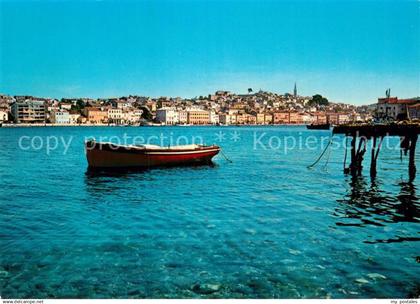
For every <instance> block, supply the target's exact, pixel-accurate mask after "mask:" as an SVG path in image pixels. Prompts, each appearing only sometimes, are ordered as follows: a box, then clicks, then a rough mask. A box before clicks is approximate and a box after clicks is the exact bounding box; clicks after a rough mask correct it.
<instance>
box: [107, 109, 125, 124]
mask: <svg viewBox="0 0 420 304" xmlns="http://www.w3.org/2000/svg"><path fill="white" fill-rule="evenodd" d="M108 122H109V123H114V124H121V123H122V122H123V110H122V109H121V108H119V109H116V108H110V109H108Z"/></svg>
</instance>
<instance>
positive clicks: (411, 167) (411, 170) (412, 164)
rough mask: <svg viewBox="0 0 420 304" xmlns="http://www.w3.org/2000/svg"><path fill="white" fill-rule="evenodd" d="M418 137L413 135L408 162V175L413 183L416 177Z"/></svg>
mask: <svg viewBox="0 0 420 304" xmlns="http://www.w3.org/2000/svg"><path fill="white" fill-rule="evenodd" d="M417 138H418V135H417V134H416V135H413V136H412V137H411V138H410V154H409V160H408V175H409V178H410V181H413V180H414V178H415V177H416V160H415V158H416V144H417Z"/></svg>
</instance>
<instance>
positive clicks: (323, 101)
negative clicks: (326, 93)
mask: <svg viewBox="0 0 420 304" xmlns="http://www.w3.org/2000/svg"><path fill="white" fill-rule="evenodd" d="M308 104H309V105H310V106H315V105H318V106H328V104H329V102H328V99H327V98H325V97H322V95H320V94H316V95H314V96H312V99H311V100H310V101H309V102H308Z"/></svg>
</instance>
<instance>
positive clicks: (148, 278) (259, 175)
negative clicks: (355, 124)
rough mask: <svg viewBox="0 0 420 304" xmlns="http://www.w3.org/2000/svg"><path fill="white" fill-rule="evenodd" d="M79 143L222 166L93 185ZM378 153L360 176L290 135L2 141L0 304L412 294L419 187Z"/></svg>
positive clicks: (114, 135) (115, 130)
mask: <svg viewBox="0 0 420 304" xmlns="http://www.w3.org/2000/svg"><path fill="white" fill-rule="evenodd" d="M90 138H95V139H96V140H98V141H108V142H114V143H120V144H145V143H148V144H158V145H164V146H170V145H172V146H173V145H178V144H191V143H196V144H216V145H219V146H220V147H221V149H222V153H220V154H218V155H217V156H216V157H215V158H214V159H213V163H212V164H209V165H203V166H193V167H186V166H184V167H172V168H154V169H153V168H150V169H145V170H141V171H140V170H135V171H133V170H131V171H118V172H110V171H100V172H92V171H91V170H88V165H87V161H86V155H85V150H84V142H85V140H87V139H90ZM385 141H386V142H385ZM385 141H384V143H383V144H382V147H381V150H380V153H379V157H378V173H377V176H376V178H371V177H370V175H369V164H370V153H371V152H370V147H369V146H368V147H367V152H366V154H365V160H364V169H363V172H362V174H361V175H360V176H357V177H352V176H350V175H346V174H344V172H343V169H344V167H345V166H348V163H349V151H348V152H347V153H346V151H347V150H348V149H346V146H347V145H349V144H350V143H349V141H346V139H345V137H343V136H337V135H336V136H332V134H331V131H328V130H327V131H319V130H318V131H317V130H307V129H306V128H305V127H304V126H295V127H293V126H254V127H250V126H243V127H236V126H213V127H212V126H203V127H199V126H197V127H195V126H187V127H184V126H174V127H21V128H4V127H3V128H0V296H1V298H296V299H301V298H407V297H418V296H419V294H420V280H419V278H420V265H419V262H420V243H419V241H420V225H419V221H420V212H419V211H420V201H419V196H420V194H419V191H420V189H419V185H420V183H419V180H420V176H417V179H416V180H414V181H411V182H410V181H409V178H408V157H407V156H405V155H404V153H401V151H400V150H399V148H398V143H399V138H390V139H386V140H385ZM419 151H420V149H417V153H416V157H417V159H420V158H419V156H420V153H419ZM321 155H322V157H321V158H320V156H321ZM344 160H346V163H344Z"/></svg>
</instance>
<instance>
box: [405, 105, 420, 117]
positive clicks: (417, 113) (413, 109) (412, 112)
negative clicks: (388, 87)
mask: <svg viewBox="0 0 420 304" xmlns="http://www.w3.org/2000/svg"><path fill="white" fill-rule="evenodd" d="M408 115H409V118H410V119H420V102H419V103H417V104H414V105H411V106H409V107H408Z"/></svg>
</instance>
